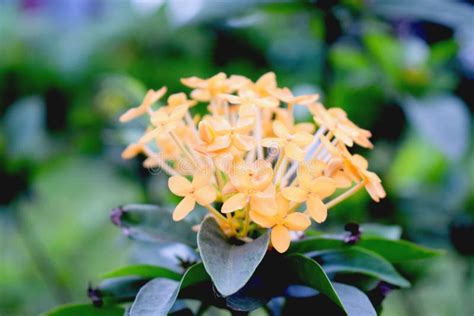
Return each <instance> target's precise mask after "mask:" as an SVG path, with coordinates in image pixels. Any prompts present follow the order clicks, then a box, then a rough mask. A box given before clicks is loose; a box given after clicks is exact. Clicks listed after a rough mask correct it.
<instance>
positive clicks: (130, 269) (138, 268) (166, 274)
mask: <svg viewBox="0 0 474 316" xmlns="http://www.w3.org/2000/svg"><path fill="white" fill-rule="evenodd" d="M123 276H139V277H142V278H150V279H153V278H166V279H171V280H175V281H179V280H180V279H181V275H180V274H179V273H177V272H174V271H172V270H170V269H167V268H163V267H159V266H153V265H148V264H139V265H132V266H127V267H123V268H119V269H117V270H114V271H111V272H108V273H105V274H103V275H102V277H103V278H104V279H110V278H117V277H123Z"/></svg>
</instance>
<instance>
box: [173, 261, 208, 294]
mask: <svg viewBox="0 0 474 316" xmlns="http://www.w3.org/2000/svg"><path fill="white" fill-rule="evenodd" d="M209 280H210V277H209V274H207V272H206V269H205V268H204V265H203V264H202V263H201V262H200V263H196V264H195V265H193V266H192V267H190V268H189V269H188V271H186V273H185V274H184V275H183V278H182V279H181V285H180V289H185V288H187V287H190V286H193V285H196V284H199V283H202V282H205V281H209Z"/></svg>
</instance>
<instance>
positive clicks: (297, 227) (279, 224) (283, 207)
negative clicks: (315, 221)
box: [250, 194, 311, 253]
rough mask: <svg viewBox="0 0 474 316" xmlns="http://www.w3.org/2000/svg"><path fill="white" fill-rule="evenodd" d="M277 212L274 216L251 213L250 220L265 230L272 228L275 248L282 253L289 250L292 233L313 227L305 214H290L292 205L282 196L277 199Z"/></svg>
mask: <svg viewBox="0 0 474 316" xmlns="http://www.w3.org/2000/svg"><path fill="white" fill-rule="evenodd" d="M276 205H277V212H276V214H275V215H274V216H268V215H264V214H261V213H260V212H258V211H256V210H253V211H250V218H251V219H252V220H253V221H254V222H255V223H257V224H258V225H260V226H261V227H264V228H271V230H272V231H271V235H270V238H271V241H272V245H273V247H274V248H275V249H276V250H277V251H278V252H280V253H283V252H285V251H287V250H288V247H289V246H290V242H291V235H290V231H302V230H305V229H306V228H308V227H309V226H310V225H311V221H310V220H309V218H308V216H307V215H306V214H303V213H298V212H294V213H289V210H290V203H289V201H288V200H287V199H285V198H284V197H283V196H282V195H280V194H279V195H278V196H277V197H276Z"/></svg>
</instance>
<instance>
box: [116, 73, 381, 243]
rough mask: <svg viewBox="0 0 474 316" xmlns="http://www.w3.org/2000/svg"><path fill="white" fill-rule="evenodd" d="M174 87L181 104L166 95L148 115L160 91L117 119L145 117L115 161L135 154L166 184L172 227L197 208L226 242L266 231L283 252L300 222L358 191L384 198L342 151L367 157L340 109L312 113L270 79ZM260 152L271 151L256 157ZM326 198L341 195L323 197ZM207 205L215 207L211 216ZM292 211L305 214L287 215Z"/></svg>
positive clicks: (372, 177)
mask: <svg viewBox="0 0 474 316" xmlns="http://www.w3.org/2000/svg"><path fill="white" fill-rule="evenodd" d="M181 81H182V83H183V84H184V85H186V86H188V87H190V88H191V89H192V91H191V96H190V98H189V99H188V95H187V94H185V93H183V92H178V93H174V94H171V95H170V96H169V97H168V98H167V102H166V104H165V105H163V106H161V107H160V108H158V109H156V110H155V109H153V108H152V106H153V104H154V103H155V102H156V101H158V100H159V99H160V98H162V97H163V96H164V95H165V93H166V88H165V87H163V88H161V89H160V90H158V91H153V90H150V91H148V93H147V94H146V96H145V98H144V100H143V102H142V104H141V105H140V106H138V107H136V108H132V109H130V110H128V111H127V112H126V113H125V114H123V115H122V116H121V117H120V120H121V121H123V122H126V121H129V120H132V119H134V118H136V117H138V116H140V115H143V114H148V116H149V118H150V124H149V126H148V128H147V129H146V131H145V133H144V135H143V136H142V137H141V138H140V139H139V140H138V142H135V143H132V144H130V145H129V146H128V147H127V148H126V149H125V150H124V151H123V153H122V157H123V158H124V159H131V158H133V157H135V156H136V155H138V154H140V153H143V154H144V155H145V156H146V160H145V161H144V162H143V165H144V167H146V168H160V169H162V170H163V171H164V172H166V173H167V174H168V175H170V176H171V178H170V179H169V182H168V185H169V188H170V190H171V191H172V192H173V193H174V194H176V195H178V196H181V197H183V199H182V200H181V201H180V203H179V204H178V205H177V206H176V209H175V210H174V212H173V219H174V220H176V221H178V220H181V219H183V218H184V217H186V216H187V214H189V212H191V211H192V210H193V209H194V207H195V205H196V203H198V204H200V205H202V206H204V207H205V208H206V209H207V210H208V211H209V212H210V214H211V216H213V217H215V218H216V219H217V221H218V223H219V225H220V227H221V228H222V229H223V231H224V233H225V234H226V235H228V236H235V237H237V238H243V239H245V238H248V237H249V236H253V235H254V232H258V231H259V227H260V228H270V229H271V241H272V244H273V246H274V248H275V249H276V250H277V251H279V252H284V251H286V250H287V249H288V247H289V244H290V241H291V236H290V232H291V231H301V230H304V229H306V228H307V227H308V226H309V225H310V222H311V221H310V218H313V219H314V220H315V221H316V222H318V223H321V222H323V221H324V220H325V219H326V217H327V212H328V208H331V207H333V206H335V205H337V204H338V203H340V202H341V201H343V200H345V199H347V198H348V197H349V196H351V195H353V194H354V193H355V192H357V191H358V190H360V189H362V187H365V189H366V190H367V191H368V192H369V194H370V196H371V197H372V199H374V200H375V201H379V199H380V198H383V197H384V196H385V195H386V194H385V191H384V189H383V187H382V185H381V181H380V178H379V177H378V176H377V175H376V174H375V173H373V172H371V171H369V170H368V169H367V168H368V164H367V161H366V160H365V159H364V158H363V157H362V156H359V155H352V154H351V153H350V152H349V150H348V148H347V147H346V146H353V144H354V143H356V144H359V145H361V146H363V147H367V148H371V147H372V143H371V142H370V141H369V138H370V137H371V134H370V132H369V131H367V130H364V129H362V128H359V127H358V126H356V125H355V124H354V123H352V122H351V121H350V120H349V119H348V118H347V115H346V113H345V112H344V111H343V110H342V109H339V108H332V109H326V108H325V107H324V106H323V105H322V104H320V103H317V102H318V98H319V96H318V95H316V94H311V95H302V96H295V95H294V94H293V92H292V91H291V90H290V89H288V88H280V87H278V85H277V80H276V76H275V74H274V73H273V72H269V73H266V74H264V75H262V76H261V77H260V78H259V79H258V80H256V81H255V82H253V81H251V80H250V79H248V78H245V77H243V76H235V75H232V76H230V77H228V76H227V75H226V74H224V73H218V74H217V75H215V76H212V77H210V78H208V79H201V78H198V77H190V78H184V79H182V80H181ZM198 101H201V102H206V104H204V107H205V108H207V110H208V114H204V115H202V116H201V115H197V116H195V117H192V116H191V114H190V112H189V109H190V107H192V106H195V105H196V104H197V102H198ZM280 104H283V106H280ZM295 105H303V106H307V107H308V109H309V110H310V111H311V112H312V114H313V115H314V122H316V123H317V124H314V122H310V123H298V124H296V123H295V120H294V117H293V107H294V106H295ZM315 125H319V128H318V130H317V131H316V132H315ZM318 137H319V139H318ZM269 147H277V148H280V149H281V150H278V151H277V152H274V151H271V150H265V148H269ZM188 176H190V177H189V179H192V181H191V180H188V178H187V177H188ZM336 188H338V189H340V190H339V191H341V192H338V195H337V196H335V197H332V195H333V193H334V192H335V190H336ZM328 197H331V199H330V200H328V201H326V198H328ZM216 202H219V203H220V202H222V203H223V204H222V206H221V207H220V209H218V208H216V207H217V206H218V205H219V203H216ZM213 204H215V205H213ZM301 204H305V206H306V210H305V212H304V213H300V212H295V210H297V209H298V208H299V207H300V205H301Z"/></svg>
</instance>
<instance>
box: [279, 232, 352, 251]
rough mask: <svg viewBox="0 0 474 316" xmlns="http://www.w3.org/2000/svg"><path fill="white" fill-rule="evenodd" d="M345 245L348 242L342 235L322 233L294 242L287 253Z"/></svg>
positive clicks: (335, 247)
mask: <svg viewBox="0 0 474 316" xmlns="http://www.w3.org/2000/svg"><path fill="white" fill-rule="evenodd" d="M344 246H346V244H345V243H344V240H343V239H342V238H340V237H335V236H330V237H329V236H324V235H321V236H314V237H310V238H306V239H302V240H298V241H294V242H292V243H291V245H290V249H288V252H287V253H288V254H292V253H309V252H313V251H320V250H327V249H337V248H341V247H344Z"/></svg>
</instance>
